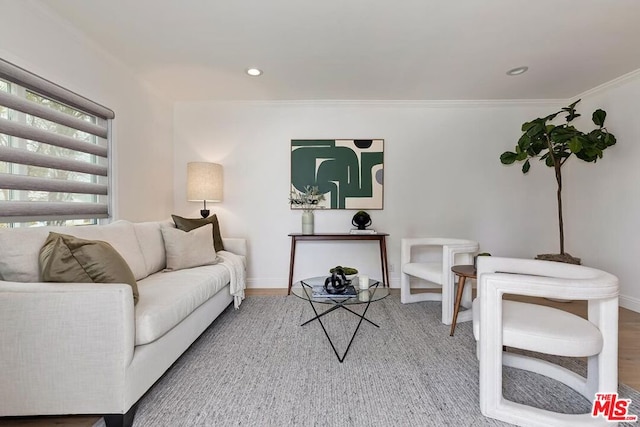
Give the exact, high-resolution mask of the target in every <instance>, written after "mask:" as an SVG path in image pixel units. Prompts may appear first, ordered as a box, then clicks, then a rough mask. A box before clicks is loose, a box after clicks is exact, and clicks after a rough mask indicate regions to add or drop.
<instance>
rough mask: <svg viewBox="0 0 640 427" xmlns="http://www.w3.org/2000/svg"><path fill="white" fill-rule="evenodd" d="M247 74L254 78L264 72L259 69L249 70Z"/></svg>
mask: <svg viewBox="0 0 640 427" xmlns="http://www.w3.org/2000/svg"><path fill="white" fill-rule="evenodd" d="M246 73H247V74H249V75H250V76H252V77H258V76H259V75H261V74H262V70H261V69H259V68H247V70H246Z"/></svg>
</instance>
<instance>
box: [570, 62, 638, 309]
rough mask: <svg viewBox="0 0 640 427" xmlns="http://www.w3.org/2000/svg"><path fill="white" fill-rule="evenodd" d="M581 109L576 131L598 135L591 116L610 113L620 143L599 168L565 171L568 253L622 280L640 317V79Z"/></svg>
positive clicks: (586, 100) (597, 94)
mask: <svg viewBox="0 0 640 427" xmlns="http://www.w3.org/2000/svg"><path fill="white" fill-rule="evenodd" d="M582 98H583V99H582V101H581V102H580V103H579V104H578V108H579V112H580V113H582V114H583V117H581V118H580V120H581V122H580V123H579V124H577V125H576V126H577V127H578V128H579V129H581V130H587V129H589V130H590V129H593V128H594V127H595V125H594V124H593V122H591V114H592V112H593V111H594V110H596V109H597V108H602V109H603V110H605V111H606V112H607V119H606V121H605V125H606V127H607V129H608V130H609V131H610V132H611V133H613V134H614V135H615V136H616V138H617V140H618V143H617V144H616V145H614V146H613V147H610V148H608V149H606V150H605V151H604V156H603V158H602V159H600V160H598V162H597V163H595V164H594V163H585V162H582V161H580V160H578V159H571V160H570V163H567V164H566V165H565V168H567V172H566V173H565V175H564V176H566V179H565V180H564V185H563V193H564V197H565V200H566V210H567V212H566V216H565V235H566V237H567V239H566V247H567V250H568V251H569V252H570V253H571V254H573V255H575V256H580V257H581V258H582V260H583V264H585V265H589V266H593V267H596V268H601V269H603V270H606V271H610V272H611V273H613V274H615V275H617V276H618V278H619V279H620V293H621V301H620V304H621V305H622V306H624V307H627V308H631V309H633V310H635V311H639V312H640V281H639V280H638V274H637V271H636V268H635V267H636V263H637V262H638V256H639V255H640V238H638V237H637V236H638V235H640V233H639V228H640V225H639V224H640V167H639V162H640V121H639V120H638V111H639V110H640V73H639V72H635V73H632V74H630V75H628V76H625V77H624V78H621V79H619V80H618V81H614V82H612V83H610V84H607V85H605V86H603V87H600V88H597V89H596V90H593V91H592V92H591V93H589V94H586V95H585V96H583V97H582Z"/></svg>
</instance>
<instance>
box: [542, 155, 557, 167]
mask: <svg viewBox="0 0 640 427" xmlns="http://www.w3.org/2000/svg"><path fill="white" fill-rule="evenodd" d="M544 163H545V164H546V165H547V166H549V167H553V165H555V161H554V160H553V156H549V157H547V158H546V159H545V160H544Z"/></svg>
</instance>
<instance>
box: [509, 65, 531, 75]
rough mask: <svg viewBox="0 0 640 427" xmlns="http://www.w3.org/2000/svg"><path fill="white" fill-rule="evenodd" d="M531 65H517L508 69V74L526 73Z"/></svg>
mask: <svg viewBox="0 0 640 427" xmlns="http://www.w3.org/2000/svg"><path fill="white" fill-rule="evenodd" d="M528 69H529V67H526V66H525V67H516V68H512V69H510V70H509V71H507V76H519V75H520V74H524V73H526V72H527V70H528Z"/></svg>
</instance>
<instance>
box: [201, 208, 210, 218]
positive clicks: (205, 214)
mask: <svg viewBox="0 0 640 427" xmlns="http://www.w3.org/2000/svg"><path fill="white" fill-rule="evenodd" d="M210 213H211V211H210V210H209V209H200V215H202V218H206V217H208V216H209V214H210Z"/></svg>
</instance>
